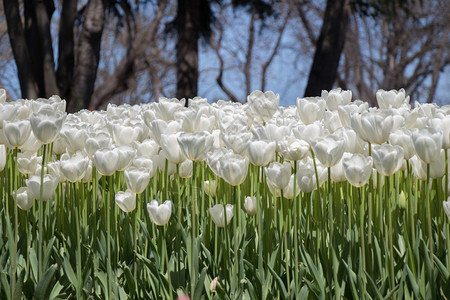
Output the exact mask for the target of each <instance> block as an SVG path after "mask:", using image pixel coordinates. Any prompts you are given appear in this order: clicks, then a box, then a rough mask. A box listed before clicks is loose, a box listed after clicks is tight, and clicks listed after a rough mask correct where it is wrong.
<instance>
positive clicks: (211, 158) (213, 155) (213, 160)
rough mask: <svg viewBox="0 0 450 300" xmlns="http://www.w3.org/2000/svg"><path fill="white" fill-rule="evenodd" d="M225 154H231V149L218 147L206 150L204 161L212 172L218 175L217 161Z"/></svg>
mask: <svg viewBox="0 0 450 300" xmlns="http://www.w3.org/2000/svg"><path fill="white" fill-rule="evenodd" d="M226 154H233V150H230V149H226V148H218V149H216V150H214V151H211V152H208V153H207V154H206V163H207V164H208V167H209V168H210V169H211V171H213V173H214V174H216V175H217V176H220V175H219V174H220V173H219V167H220V166H219V162H220V160H221V159H222V157H224V156H225V155H226Z"/></svg>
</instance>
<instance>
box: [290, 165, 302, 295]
mask: <svg viewBox="0 0 450 300" xmlns="http://www.w3.org/2000/svg"><path fill="white" fill-rule="evenodd" d="M292 200H293V201H294V290H295V294H294V296H295V297H297V293H298V222H299V221H300V220H299V218H298V211H297V209H298V208H297V205H298V204H297V201H298V199H297V161H294V196H293V199H292ZM300 206H301V203H300ZM300 218H301V210H300Z"/></svg>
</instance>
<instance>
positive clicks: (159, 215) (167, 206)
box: [147, 200, 172, 226]
mask: <svg viewBox="0 0 450 300" xmlns="http://www.w3.org/2000/svg"><path fill="white" fill-rule="evenodd" d="M147 211H148V214H149V215H150V219H151V220H152V221H153V223H155V224H156V225H158V226H163V225H165V224H167V222H169V219H170V215H171V214H172V201H170V200H166V201H165V202H164V203H163V204H160V205H158V201H157V200H152V201H151V202H150V203H147Z"/></svg>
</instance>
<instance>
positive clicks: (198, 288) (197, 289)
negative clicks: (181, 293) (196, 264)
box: [192, 267, 207, 299]
mask: <svg viewBox="0 0 450 300" xmlns="http://www.w3.org/2000/svg"><path fill="white" fill-rule="evenodd" d="M206 270H207V268H206V267H205V268H203V270H202V273H201V274H200V279H199V280H197V283H196V284H195V289H194V297H193V298H192V299H200V296H201V295H202V293H203V289H204V288H205V276H206Z"/></svg>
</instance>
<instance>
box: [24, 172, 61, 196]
mask: <svg viewBox="0 0 450 300" xmlns="http://www.w3.org/2000/svg"><path fill="white" fill-rule="evenodd" d="M58 183H59V178H58V177H55V176H52V175H50V174H45V175H44V178H43V185H44V186H43V187H42V198H41V176H36V175H34V176H31V177H30V179H27V187H28V192H29V193H31V195H32V196H33V197H34V198H35V199H38V200H41V201H47V200H48V199H50V198H51V197H52V196H53V194H55V191H56V187H57V186H58Z"/></svg>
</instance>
